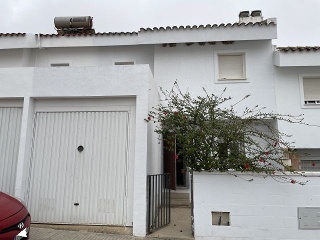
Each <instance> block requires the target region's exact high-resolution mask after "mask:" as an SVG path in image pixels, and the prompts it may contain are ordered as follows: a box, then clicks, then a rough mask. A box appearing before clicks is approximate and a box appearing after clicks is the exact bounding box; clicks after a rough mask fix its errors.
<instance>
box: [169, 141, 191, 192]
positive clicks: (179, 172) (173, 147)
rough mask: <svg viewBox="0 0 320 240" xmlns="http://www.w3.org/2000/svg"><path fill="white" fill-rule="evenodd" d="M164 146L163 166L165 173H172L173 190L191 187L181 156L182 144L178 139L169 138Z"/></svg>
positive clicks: (171, 185)
mask: <svg viewBox="0 0 320 240" xmlns="http://www.w3.org/2000/svg"><path fill="white" fill-rule="evenodd" d="M166 139H167V140H165V141H164V144H163V147H164V149H163V153H164V154H163V166H164V173H170V178H171V182H170V183H171V184H170V187H171V190H176V189H177V187H178V188H188V187H189V173H188V172H187V169H186V166H185V164H184V161H183V155H182V154H179V155H178V153H179V150H180V149H181V148H180V146H179V145H180V144H178V143H177V140H176V138H175V137H174V136H173V137H167V138H166Z"/></svg>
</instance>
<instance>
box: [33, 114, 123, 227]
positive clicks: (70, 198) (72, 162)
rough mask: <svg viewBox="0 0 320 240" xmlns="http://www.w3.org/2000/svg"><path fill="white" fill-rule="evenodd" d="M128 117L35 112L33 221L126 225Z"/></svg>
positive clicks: (120, 115)
mask: <svg viewBox="0 0 320 240" xmlns="http://www.w3.org/2000/svg"><path fill="white" fill-rule="evenodd" d="M128 121H129V119H128V113H127V112H55V113H54V112H52V113H47V112H45V113H36V119H35V136H34V140H33V156H32V159H31V164H32V171H31V181H30V191H29V197H28V199H29V201H28V207H29V210H30V212H31V214H32V219H33V221H34V222H43V223H67V224H69V223H72V224H102V225H103V224H105V225H124V224H125V213H126V205H125V202H126V199H125V198H126V185H127V176H126V173H127V170H126V168H127V157H128V156H127V152H128ZM80 146H82V147H83V151H79V150H78V147H80ZM79 149H80V148H79ZM80 150H81V149H80Z"/></svg>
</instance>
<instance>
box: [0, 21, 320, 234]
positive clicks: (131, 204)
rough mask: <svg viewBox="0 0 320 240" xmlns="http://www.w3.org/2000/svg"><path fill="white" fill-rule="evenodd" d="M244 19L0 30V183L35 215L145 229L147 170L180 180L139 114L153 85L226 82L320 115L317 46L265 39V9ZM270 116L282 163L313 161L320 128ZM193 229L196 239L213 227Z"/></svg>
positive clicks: (153, 99) (319, 158)
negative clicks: (290, 150) (129, 28)
mask: <svg viewBox="0 0 320 240" xmlns="http://www.w3.org/2000/svg"><path fill="white" fill-rule="evenodd" d="M242 20H243V19H242ZM247 20H248V21H242V22H239V23H238V22H237V23H233V24H231V23H228V24H219V25H217V24H213V25H211V24H208V25H201V26H186V27H183V26H181V27H176V26H174V27H160V28H153V29H150V28H148V29H140V30H139V31H137V32H127V33H123V32H119V33H90V34H85V33H79V34H26V33H0V84H1V88H0V149H1V150H2V151H1V152H0V164H1V166H3V167H2V168H1V169H0V175H1V178H0V190H1V191H4V192H7V193H10V194H12V195H15V196H16V197H18V198H20V199H22V200H24V201H25V202H26V204H27V206H28V208H29V209H30V211H31V214H32V218H33V221H34V222H40V223H58V224H61V223H62V224H88V225H116V226H132V227H133V234H134V235H135V236H145V234H146V221H147V220H146V211H147V209H146V192H147V185H146V178H147V175H148V174H159V173H162V172H164V171H165V172H170V173H171V175H172V181H173V182H174V184H173V186H172V187H173V188H175V187H176V185H185V186H187V185H188V181H187V180H186V179H187V178H186V176H179V174H178V173H177V172H178V171H177V167H180V168H181V166H177V165H175V164H176V163H175V159H164V160H163V151H162V143H161V142H160V141H159V139H158V135H157V134H155V133H154V131H153V130H154V128H155V126H154V125H152V124H147V122H146V121H144V119H145V118H146V117H147V115H148V111H149V110H151V108H152V107H153V106H155V105H156V104H157V103H159V101H160V99H161V94H160V91H159V89H160V87H162V88H163V89H171V88H172V86H173V83H174V82H175V81H176V80H177V82H178V84H179V86H180V87H181V89H182V90H188V91H189V92H190V93H191V94H192V95H194V96H197V95H201V94H204V92H203V88H205V89H206V90H207V91H208V92H209V93H211V92H212V93H216V94H220V93H221V92H222V90H223V89H224V88H227V91H226V96H232V97H233V98H234V99H235V100H237V99H238V100H239V99H241V98H243V97H244V96H245V95H247V94H250V95H251V97H250V99H249V101H245V102H243V103H241V104H239V106H238V109H239V110H241V109H244V108H245V107H247V106H248V107H253V106H256V105H259V106H261V107H266V111H268V112H277V113H281V114H292V115H299V114H304V117H305V122H307V123H309V124H310V125H319V118H320V109H319V108H320V60H319V59H320V49H319V48H318V47H300V48H292V47H283V48H276V47H275V46H273V45H272V39H276V38H277V24H276V19H266V20H263V19H262V18H260V19H258V20H257V19H252V18H250V19H247ZM252 20H254V21H255V22H251V21H252ZM274 124H275V125H277V126H278V128H279V130H280V131H282V132H286V133H288V134H292V137H291V139H293V140H294V141H295V147H296V149H297V154H295V155H292V156H290V157H291V158H292V159H291V162H292V165H293V166H295V167H296V168H297V170H301V171H311V172H315V171H317V170H319V166H320V141H319V139H318V138H319V137H318V136H320V128H318V127H310V126H305V125H301V124H296V125H292V124H290V125H289V124H288V123H285V122H274ZM299 153H301V154H299ZM302 153H303V154H302ZM305 153H307V154H305ZM172 161H173V162H174V163H173V165H172V164H171V165H170V164H169V165H170V166H171V169H169V170H168V167H167V166H168V162H169V163H170V162H171V163H172ZM313 163H315V164H313ZM170 166H169V168H170ZM178 170H179V169H178ZM200 195H201V194H200ZM200 195H199V196H200ZM318 195H319V194H318ZM209 196H210V194H209ZM195 200H197V199H196V198H195ZM195 204H196V205H195V208H197V207H199V206H201V202H200V203H198V204H197V202H196V203H195ZM209 205H210V204H209ZM209 205H208V206H209ZM82 206H83V207H82ZM211 207H212V206H211ZM195 210H196V209H195ZM196 211H197V210H196ZM197 216H198V217H199V216H200V215H197V213H196V214H195V217H197ZM195 223H196V224H197V220H196V219H195ZM201 224H202V223H200V225H201ZM204 225H205V224H204ZM199 229H201V228H199ZM202 230H203V229H202ZM202 230H201V231H202ZM199 231H200V230H199ZM199 231H198V232H197V227H196V229H195V234H196V236H199V239H200V238H201V237H203V238H206V237H208V236H212V235H210V233H211V230H210V231H207V233H208V235H206V236H204V235H203V236H200V235H201V234H200V235H199V234H198V233H199ZM203 232H205V231H203ZM317 232H318V231H317ZM197 234H198V235H197ZM317 234H319V233H317ZM299 239H300V238H299Z"/></svg>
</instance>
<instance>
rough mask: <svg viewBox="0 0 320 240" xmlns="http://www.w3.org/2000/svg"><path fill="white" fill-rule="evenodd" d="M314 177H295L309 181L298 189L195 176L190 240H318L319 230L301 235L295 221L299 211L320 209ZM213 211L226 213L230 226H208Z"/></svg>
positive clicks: (214, 175)
mask: <svg viewBox="0 0 320 240" xmlns="http://www.w3.org/2000/svg"><path fill="white" fill-rule="evenodd" d="M319 176H320V175H319V174H318V175H316V174H314V176H311V177H308V178H305V177H296V179H297V180H301V181H306V180H309V182H308V183H307V184H306V185H304V186H301V185H298V184H291V183H280V182H277V181H276V178H275V179H272V178H270V177H268V178H266V179H264V178H262V177H259V176H257V177H252V176H248V175H244V174H241V173H240V174H239V177H234V176H232V175H228V174H219V173H195V176H194V218H195V223H194V224H195V239H210V240H221V239H225V240H236V239H239V240H240V239H248V240H249V239H254V240H260V239H264V240H266V239H270V240H271V239H279V240H280V239H286V240H289V239H290V240H291V239H299V240H315V239H319V238H320V230H300V229H299V228H298V217H297V212H298V209H297V208H298V207H320V194H318V192H319V191H318V190H319V187H320V178H319ZM240 177H242V178H245V179H251V178H253V181H251V182H248V181H245V180H243V179H241V178H240ZM212 211H218V212H220V211H221V212H230V226H214V225H212V217H211V212H212Z"/></svg>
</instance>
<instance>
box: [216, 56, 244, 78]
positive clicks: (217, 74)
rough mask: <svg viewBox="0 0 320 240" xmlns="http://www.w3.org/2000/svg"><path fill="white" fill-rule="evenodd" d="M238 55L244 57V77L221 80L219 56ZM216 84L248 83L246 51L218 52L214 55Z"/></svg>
mask: <svg viewBox="0 0 320 240" xmlns="http://www.w3.org/2000/svg"><path fill="white" fill-rule="evenodd" d="M227 55H238V56H242V63H243V76H242V77H240V78H226V79H225V78H224V79H221V78H219V56H227ZM214 65H215V66H214V69H215V83H248V82H249V81H248V78H247V69H246V53H245V52H244V51H217V52H216V53H215V54H214Z"/></svg>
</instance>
